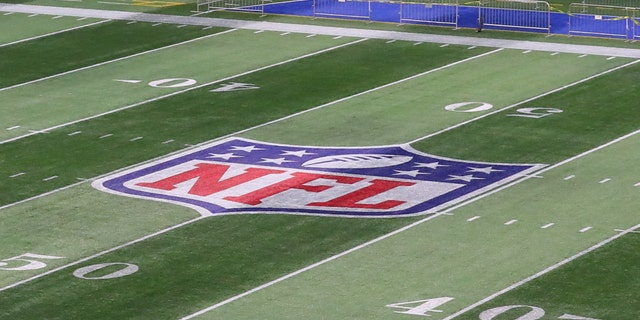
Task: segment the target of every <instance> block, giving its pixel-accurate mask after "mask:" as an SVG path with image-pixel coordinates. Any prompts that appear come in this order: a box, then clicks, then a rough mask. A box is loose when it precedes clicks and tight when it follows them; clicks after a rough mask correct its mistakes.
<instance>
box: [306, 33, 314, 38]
mask: <svg viewBox="0 0 640 320" xmlns="http://www.w3.org/2000/svg"><path fill="white" fill-rule="evenodd" d="M315 36H316V35H315V34H310V35H308V36H306V37H305V38H313V37H315Z"/></svg>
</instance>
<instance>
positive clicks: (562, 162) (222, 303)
mask: <svg viewBox="0 0 640 320" xmlns="http://www.w3.org/2000/svg"><path fill="white" fill-rule="evenodd" d="M638 133H640V130H637V131H634V132H631V133H628V134H626V135H624V136H622V137H619V138H617V139H614V140H611V141H609V142H607V143H605V144H602V145H600V146H597V147H595V148H593V149H590V150H587V151H585V152H583V153H580V154H578V155H576V156H574V157H571V158H569V159H566V160H564V161H561V162H558V163H556V164H555V165H552V166H549V167H546V168H544V169H542V170H539V171H537V172H536V174H539V173H541V172H546V171H549V170H551V169H553V168H557V167H559V166H561V165H564V164H566V163H569V162H572V161H575V160H577V159H579V158H582V157H584V156H587V155H589V154H591V153H594V152H596V151H598V150H601V149H604V148H606V147H608V146H610V145H613V144H616V143H618V142H620V141H623V140H625V139H627V138H630V137H632V136H634V135H636V134H638ZM531 178H532V175H527V176H523V177H522V179H519V180H515V181H513V182H511V183H507V184H505V185H502V186H500V187H499V188H496V189H493V190H491V191H488V192H486V193H483V194H481V195H478V196H476V197H474V198H471V199H468V200H466V201H463V202H461V203H458V204H456V205H453V206H451V207H448V208H446V209H444V210H442V211H440V212H437V213H434V214H433V215H430V216H428V217H426V218H424V219H421V220H418V221H415V222H413V223H411V224H409V225H406V226H404V227H402V228H400V229H397V230H394V231H392V232H390V233H387V234H385V235H382V236H380V237H378V238H375V239H373V240H370V241H367V242H365V243H363V244H360V245H358V246H356V247H353V248H351V249H348V250H346V251H343V252H341V253H338V254H336V255H333V256H331V257H329V258H326V259H324V260H321V261H318V262H316V263H313V264H311V265H309V266H307V267H305V268H302V269H299V270H296V271H294V272H292V273H289V274H286V275H284V276H282V277H280V278H277V279H275V280H272V281H270V282H267V283H265V284H262V285H260V286H258V287H255V288H253V289H251V290H248V291H245V292H243V293H241V294H238V295H236V296H233V297H231V298H228V299H226V300H224V301H221V302H219V303H217V304H214V305H212V306H210V307H207V308H205V309H202V310H200V311H197V312H196V313H193V314H190V315H187V316H185V317H182V318H180V320H189V319H192V318H194V317H196V316H199V315H202V314H204V313H207V312H209V311H212V310H215V309H217V308H219V307H222V306H224V305H226V304H229V303H231V302H234V301H236V300H239V299H241V298H244V297H246V296H248V295H250V294H252V293H255V292H258V291H260V290H263V289H266V288H268V287H271V286H273V285H275V284H277V283H280V282H282V281H285V280H288V279H290V278H292V277H294V276H297V275H299V274H301V273H304V272H306V271H309V270H311V269H314V268H316V267H318V266H321V265H323V264H325V263H328V262H331V261H333V260H336V259H338V258H341V257H343V256H346V255H348V254H350V253H353V252H355V251H358V250H360V249H363V248H365V247H368V246H370V245H372V244H375V243H377V242H380V241H382V240H384V239H387V238H389V237H391V236H394V235H396V234H399V233H401V232H404V231H406V230H409V229H411V228H413V227H416V226H418V225H421V224H423V223H425V222H427V221H429V220H432V219H435V218H437V217H440V216H443V215H448V214H449V213H450V212H451V211H453V210H456V209H458V208H460V207H463V206H466V205H469V204H471V203H474V202H476V201H478V200H481V199H483V198H485V197H487V196H489V195H492V194H494V193H496V192H499V191H501V190H504V189H506V188H509V187H511V186H514V185H516V184H518V183H521V182H524V181H526V180H528V179H531ZM638 227H640V225H638V226H635V227H634V228H638ZM634 228H632V229H627V230H625V232H626V233H629V232H630V231H633V230H634ZM618 237H620V235H619V234H618V235H616V236H614V237H613V238H614V239H612V240H609V242H610V241H613V240H615V239H617V238H618ZM607 243H608V242H607ZM603 245H604V244H603ZM593 250H595V249H592V250H591V251H593ZM586 253H588V252H586ZM586 253H583V255H584V254H586ZM565 263H566V262H565ZM547 269H548V268H547ZM547 269H545V270H547ZM547 272H548V271H547ZM465 312H466V311H465ZM451 319H452V318H446V319H442V320H451Z"/></svg>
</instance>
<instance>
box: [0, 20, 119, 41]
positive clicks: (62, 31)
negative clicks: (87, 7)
mask: <svg viewBox="0 0 640 320" xmlns="http://www.w3.org/2000/svg"><path fill="white" fill-rule="evenodd" d="M109 21H111V20H102V21H98V22H93V23H88V24H83V25H81V26H76V27H72V28H68V29H63V30H60V31H55V32H51V33H46V34H41V35H39V36H34V37H31V38H25V39H20V40H16V41H13V42H9V43H3V44H0V48H2V47H6V46H10V45H14V44H17V43H21V42H27V41H31V40H36V39H40V38H44V37H48V36H53V35H56V34H60V33H64V32H68V31H73V30H78V29H82V28H86V27H91V26H95V25H98V24H101V23H105V22H109Z"/></svg>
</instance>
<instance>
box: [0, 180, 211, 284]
mask: <svg viewBox="0 0 640 320" xmlns="http://www.w3.org/2000/svg"><path fill="white" fill-rule="evenodd" d="M80 183H83V182H79V183H76V185H77V184H80ZM0 209H2V208H0ZM203 218H206V217H205V216H200V217H197V218H195V219H191V220H188V221H185V222H183V223H180V224H177V225H175V226H171V227H169V228H166V229H162V230H160V231H157V232H154V233H152V234H150V235H146V236H144V237H142V238H138V239H136V240H132V241H129V242H127V243H124V244H121V245H119V246H117V247H113V248H111V249H107V250H104V251H102V252H98V253H96V254H94V255H91V256H88V257H85V258H82V259H80V260H76V261H74V262H71V263H68V264H65V265H63V266H60V267H58V268H55V269H52V270H49V271H47V272H44V273H41V274H38V275H35V276H33V277H31V278H28V279H25V280H22V281H19V282H16V283H13V284H10V285H8V286H5V287H2V288H0V292H2V291H5V290H8V289H11V288H14V287H17V286H19V285H22V284H25V283H27V282H30V281H33V280H36V279H39V278H42V277H44V276H47V275H50V274H52V273H54V272H57V271H60V270H63V269H66V268H68V267H72V266H75V265H78V264H80V263H83V262H85V261H89V260H91V259H94V258H97V257H100V256H103V255H105V254H108V253H111V252H114V251H117V250H120V249H122V248H125V247H128V246H130V245H133V244H136V243H138V242H142V241H145V240H147V239H150V238H153V237H155V236H157V235H161V234H163V233H167V232H169V231H171V230H175V229H177V228H180V227H183V226H186V225H188V224H192V223H194V222H197V221H199V220H202V219H203Z"/></svg>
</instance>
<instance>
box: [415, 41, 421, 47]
mask: <svg viewBox="0 0 640 320" xmlns="http://www.w3.org/2000/svg"><path fill="white" fill-rule="evenodd" d="M421 44H422V42H416V43H414V44H413V45H414V46H417V45H421Z"/></svg>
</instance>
